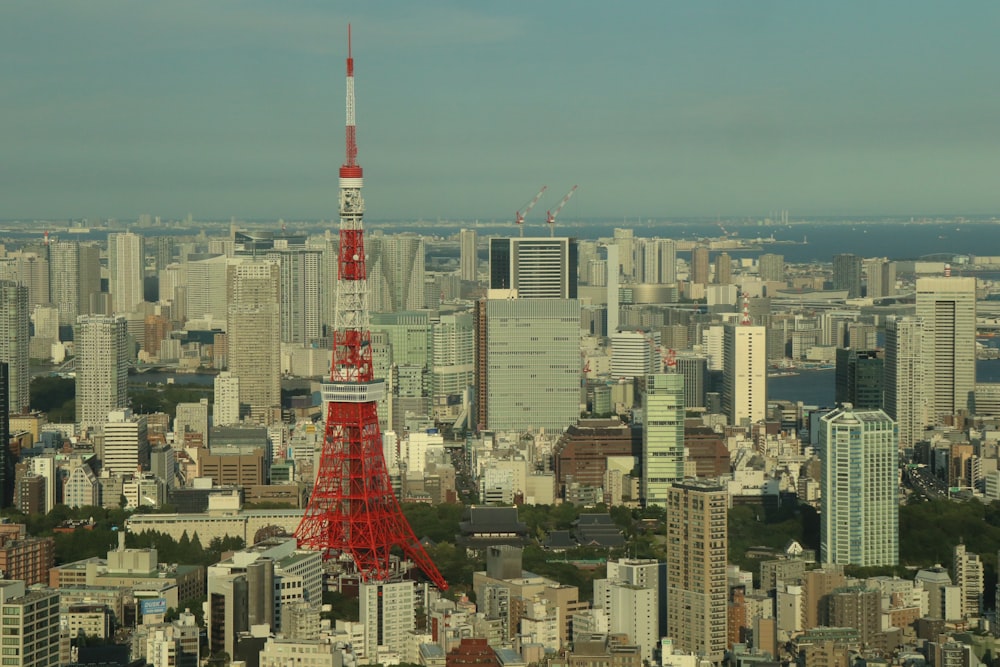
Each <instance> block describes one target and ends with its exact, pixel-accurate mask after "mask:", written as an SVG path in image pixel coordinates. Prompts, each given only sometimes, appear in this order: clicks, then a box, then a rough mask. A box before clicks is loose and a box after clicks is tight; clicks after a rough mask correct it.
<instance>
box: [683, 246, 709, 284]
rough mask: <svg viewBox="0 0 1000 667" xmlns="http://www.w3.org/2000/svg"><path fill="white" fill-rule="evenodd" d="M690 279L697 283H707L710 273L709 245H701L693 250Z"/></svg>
mask: <svg viewBox="0 0 1000 667" xmlns="http://www.w3.org/2000/svg"><path fill="white" fill-rule="evenodd" d="M689 274H690V275H689V276H688V279H689V280H690V281H691V282H692V283H695V284H697V285H707V284H708V275H709V264H708V247H707V246H703V245H699V246H695V247H694V249H692V250H691V267H690V271H689Z"/></svg>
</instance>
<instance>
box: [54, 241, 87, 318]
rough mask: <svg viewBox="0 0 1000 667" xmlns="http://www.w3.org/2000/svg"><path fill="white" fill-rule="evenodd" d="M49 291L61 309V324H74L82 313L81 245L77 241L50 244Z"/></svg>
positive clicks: (55, 304)
mask: <svg viewBox="0 0 1000 667" xmlns="http://www.w3.org/2000/svg"><path fill="white" fill-rule="evenodd" d="M49 293H50V294H51V298H52V305H54V306H56V307H57V308H58V309H59V324H60V325H63V326H67V325H69V326H72V325H74V324H75V323H76V317H77V315H79V314H80V245H79V244H78V243H77V242H76V241H57V242H55V243H50V244H49Z"/></svg>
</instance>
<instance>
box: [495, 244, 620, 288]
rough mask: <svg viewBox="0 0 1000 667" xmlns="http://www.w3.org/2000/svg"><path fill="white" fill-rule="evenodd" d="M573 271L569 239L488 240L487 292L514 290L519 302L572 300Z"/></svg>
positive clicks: (574, 252)
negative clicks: (492, 290) (488, 267)
mask: <svg viewBox="0 0 1000 667" xmlns="http://www.w3.org/2000/svg"><path fill="white" fill-rule="evenodd" d="M576 268H577V250H576V241H575V240H573V239H569V238H565V237H562V238H559V237H557V238H530V237H529V238H515V239H507V238H494V239H490V289H501V290H517V296H518V297H520V298H529V299H575V298H576V296H577V274H576ZM608 271H609V273H610V271H611V267H608Z"/></svg>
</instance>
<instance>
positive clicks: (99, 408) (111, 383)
mask: <svg viewBox="0 0 1000 667" xmlns="http://www.w3.org/2000/svg"><path fill="white" fill-rule="evenodd" d="M127 334H128V330H127V325H126V322H125V318H124V317H108V316H105V315H81V316H80V317H78V318H77V321H76V332H75V334H74V340H75V341H76V421H77V423H79V424H81V426H82V427H84V428H88V427H96V426H100V425H101V424H104V422H105V421H107V418H108V413H109V412H111V411H112V410H117V409H119V408H124V407H126V406H127V405H128V358H129V355H128V347H127V345H128V342H127Z"/></svg>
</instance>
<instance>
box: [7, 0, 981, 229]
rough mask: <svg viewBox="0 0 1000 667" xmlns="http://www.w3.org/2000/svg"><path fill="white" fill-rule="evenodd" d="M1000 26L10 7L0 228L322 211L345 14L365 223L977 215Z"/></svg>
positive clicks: (646, 9)
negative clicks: (554, 216)
mask: <svg viewBox="0 0 1000 667" xmlns="http://www.w3.org/2000/svg"><path fill="white" fill-rule="evenodd" d="M998 13H1000V8H997V7H993V6H990V5H980V6H976V7H972V8H970V7H962V8H953V7H950V6H943V5H938V4H935V3H927V2H921V3H907V4H906V5H902V4H901V3H886V4H880V5H878V6H874V7H873V6H870V5H862V4H861V3H847V4H840V5H837V6H836V7H832V6H831V7H826V6H819V7H817V6H802V5H799V4H796V3H788V2H768V3H755V4H754V5H753V6H752V7H741V6H737V5H731V6H701V5H690V6H682V7H677V6H671V5H658V4H648V5H642V6H641V7H638V8H636V9H635V11H633V12H630V13H627V14H623V13H621V12H620V11H619V10H617V9H615V8H612V7H610V6H597V5H595V6H586V7H578V6H575V5H572V6H571V5H568V4H567V3H562V2H560V3H551V4H546V5H545V6H543V7H535V6H533V5H531V6H529V5H526V4H524V5H519V4H514V5H499V6H490V7H488V8H472V9H470V8H469V7H466V6H462V5H458V4H457V3H443V2H441V3H433V4H430V5H428V4H421V5H420V6H419V7H411V6H408V5H403V4H401V3H390V4H388V5H379V6H358V7H352V12H351V14H350V15H347V14H346V13H343V12H338V11H336V10H334V9H330V8H328V7H325V6H323V5H322V4H320V3H316V2H295V3H282V4H281V5H268V4H263V3H253V2H243V3H234V4H215V3H213V4H210V5H203V4H201V3H194V2H186V1H182V2H172V3H169V4H156V5H147V4H137V3H125V2H121V1H119V0H98V1H97V2H92V3H87V4H86V5H78V4H71V3H66V2H48V3H16V4H14V5H13V7H11V8H7V11H6V12H5V14H6V16H5V21H4V28H0V34H2V35H3V37H4V39H3V40H0V49H2V51H0V53H3V55H4V57H5V60H6V61H7V62H11V63H16V65H15V67H12V68H9V69H7V70H6V71H5V73H4V75H2V78H0V82H2V83H3V84H4V88H5V90H6V91H7V92H8V95H7V98H8V100H9V103H8V108H7V109H6V111H7V112H8V118H9V125H8V127H11V128H17V132H16V133H15V132H11V133H10V136H8V137H6V138H5V144H6V145H7V148H8V155H10V159H9V160H8V161H6V164H5V166H4V172H3V176H4V177H3V178H2V179H0V182H3V184H4V185H2V186H0V194H2V195H3V199H4V201H5V202H6V203H7V207H6V209H5V210H4V211H2V212H0V217H2V218H8V219H10V218H18V217H28V218H37V217H57V218H58V217H98V218H100V217H118V218H126V219H127V218H131V217H135V216H137V215H139V214H141V213H144V212H153V213H154V214H159V215H163V216H165V217H172V218H180V217H183V216H184V215H186V214H187V213H189V212H190V213H192V214H193V215H195V216H196V217H198V218H214V219H225V218H228V217H229V216H230V215H234V216H237V217H253V218H261V217H275V218H277V217H286V218H291V219H299V218H304V219H322V218H332V217H334V215H335V211H336V202H335V194H336V187H335V183H334V182H333V179H332V178H330V173H331V171H332V169H333V168H335V166H336V165H337V164H338V163H339V160H340V153H341V152H340V150H339V148H340V146H339V142H340V133H339V128H340V127H341V126H342V124H343V107H342V102H341V99H340V95H341V86H340V84H339V75H340V62H339V61H340V56H341V54H342V53H343V50H344V47H345V46H346V45H345V42H346V35H345V32H346V31H345V30H344V26H345V25H346V23H348V22H349V21H350V22H352V23H353V25H354V30H355V51H356V53H357V54H358V55H361V54H363V55H364V60H363V70H362V71H363V73H364V77H363V84H362V86H363V88H362V90H360V91H359V99H361V100H363V102H362V103H360V104H359V108H358V141H359V144H360V146H361V147H362V150H363V151H364V154H365V156H366V165H367V166H368V167H369V169H370V170H371V171H372V174H373V175H376V174H377V178H374V177H373V178H372V179H370V185H369V189H370V191H371V192H370V199H371V200H372V202H378V206H377V208H375V209H373V210H372V211H370V217H371V218H372V219H376V220H381V219H396V218H407V219H414V218H428V219H436V218H439V217H440V218H456V217H467V218H474V217H481V218H484V219H499V220H502V219H507V218H509V219H513V216H514V211H516V210H518V208H520V207H523V206H524V204H525V202H527V201H528V200H529V199H530V198H531V195H532V193H534V192H536V191H537V189H538V187H540V185H542V184H548V185H549V186H550V189H551V190H552V192H549V193H547V195H546V197H545V198H543V199H542V200H541V201H540V202H539V205H538V207H537V208H536V209H535V211H534V213H533V216H534V217H536V220H535V221H534V222H535V223H536V224H538V225H539V227H540V226H541V224H542V220H544V210H545V208H555V206H556V204H557V203H558V198H559V197H560V196H561V195H562V193H563V192H565V191H567V190H568V189H569V188H570V187H571V186H572V185H573V184H580V190H579V192H578V193H577V194H576V196H575V197H574V199H573V201H572V202H570V204H569V205H568V206H567V208H566V210H565V212H564V213H563V215H562V219H563V220H566V221H571V220H573V219H575V218H577V217H579V218H594V217H608V218H621V217H623V216H671V215H673V216H686V215H703V216H713V215H736V214H743V215H747V214H750V215H753V214H757V215H761V214H764V213H765V212H767V211H775V210H779V209H791V210H793V211H795V212H797V213H799V214H801V215H819V214H844V215H849V214H857V213H870V214H873V215H877V214H893V213H905V212H911V213H917V212H925V213H935V212H962V213H974V212H992V211H995V210H1000V200H998V198H997V195H996V194H995V192H994V190H995V189H994V188H993V187H992V182H991V180H990V174H991V173H994V172H995V170H996V167H997V166H998V165H997V160H998V159H1000V158H997V157H996V156H997V151H996V150H995V148H996V146H995V143H996V138H995V133H993V132H991V131H990V130H991V129H992V126H993V123H994V121H993V118H994V117H995V116H996V107H997V106H1000V97H998V95H997V94H996V93H994V92H992V86H991V85H989V84H990V83H991V82H992V81H993V80H994V79H995V73H994V71H993V70H994V69H995V65H993V59H992V58H991V57H990V55H991V54H989V52H988V51H987V49H988V48H989V47H988V44H989V43H990V39H989V37H990V36H991V35H990V34H989V33H988V31H989V27H990V26H992V25H995V24H996V22H997V21H996V19H997V18H1000V17H998V16H997V14H998ZM42 44H44V45H45V46H44V48H42V47H40V46H39V45H42ZM942 174H947V178H942ZM609 186H610V187H609ZM612 193H613V194H612ZM373 205H374V204H373ZM543 207H545V208H543ZM532 222H533V221H532V220H530V219H529V220H528V221H527V223H526V224H529V225H530V224H532Z"/></svg>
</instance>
